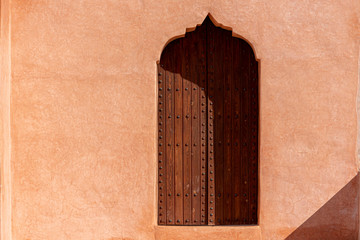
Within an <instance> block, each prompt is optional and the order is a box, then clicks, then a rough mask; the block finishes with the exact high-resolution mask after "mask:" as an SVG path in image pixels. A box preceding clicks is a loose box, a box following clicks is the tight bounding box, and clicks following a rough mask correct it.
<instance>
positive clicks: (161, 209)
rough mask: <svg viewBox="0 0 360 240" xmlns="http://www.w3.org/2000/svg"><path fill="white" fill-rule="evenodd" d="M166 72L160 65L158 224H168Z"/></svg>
mask: <svg viewBox="0 0 360 240" xmlns="http://www.w3.org/2000/svg"><path fill="white" fill-rule="evenodd" d="M164 76H165V71H164V69H163V68H162V67H161V65H160V64H158V138H159V139H158V144H159V148H158V149H159V150H158V155H159V157H158V201H159V202H158V224H159V225H165V224H166V165H165V159H164V156H165V144H164V143H165V141H164V140H165V124H164V119H165V104H166V101H164V99H165V97H164V86H165V83H164Z"/></svg>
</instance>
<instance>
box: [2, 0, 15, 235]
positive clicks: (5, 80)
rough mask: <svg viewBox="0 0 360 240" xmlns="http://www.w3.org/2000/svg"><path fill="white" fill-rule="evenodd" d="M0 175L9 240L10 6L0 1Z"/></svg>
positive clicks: (3, 218)
mask: <svg viewBox="0 0 360 240" xmlns="http://www.w3.org/2000/svg"><path fill="white" fill-rule="evenodd" d="M0 9H1V18H0V19H1V25H0V44H1V46H0V54H1V57H0V61H1V63H0V159H1V165H0V175H1V208H0V209H1V214H0V218H1V219H0V223H1V228H0V236H1V239H11V210H12V209H11V168H10V165H11V161H10V151H11V146H10V145H11V144H10V74H11V59H10V44H11V43H10V11H9V10H10V5H9V1H8V0H1V1H0Z"/></svg>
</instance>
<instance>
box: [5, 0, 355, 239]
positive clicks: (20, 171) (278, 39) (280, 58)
mask: <svg viewBox="0 0 360 240" xmlns="http://www.w3.org/2000/svg"><path fill="white" fill-rule="evenodd" d="M359 4H360V3H359V1H357V0H343V1H335V0H333V1H328V0H318V1H293V0H267V1H260V0H252V1H244V0H229V1H221V0H197V1H194V0H177V1H175V0H160V1H153V0H122V1H119V0H12V1H11V7H10V13H11V22H10V23H11V59H10V60H9V62H11V103H8V102H6V99H4V98H3V97H2V98H1V101H2V104H3V105H6V104H7V105H6V106H8V107H9V108H10V114H11V115H10V117H11V118H10V120H9V121H10V127H9V128H8V129H7V131H11V169H10V167H9V166H8V168H7V169H8V170H9V169H10V170H11V176H12V178H11V183H10V182H9V183H8V184H10V186H9V187H11V198H12V199H11V201H12V202H11V209H10V210H11V212H12V215H11V217H12V219H11V221H12V225H11V227H12V229H11V231H12V237H11V235H10V233H8V234H6V235H5V236H4V238H3V239H4V240H10V239H16V240H23V239H28V240H38V239H39V240H40V239H41V240H43V239H52V240H60V239H74V240H75V239H76V240H80V239H86V240H88V239H94V240H98V239H104V240H105V239H106V240H110V239H112V240H120V239H122V240H125V239H126V240H130V239H141V240H142V239H144V240H148V239H149V240H151V239H153V240H155V239H156V240H160V239H166V240H170V239H196V240H201V239H311V238H310V237H311V236H313V235H314V234H313V233H317V234H322V233H321V231H320V233H319V228H320V227H322V229H324V228H325V229H326V231H327V232H330V233H332V235H331V236H332V237H326V239H332V238H333V239H356V238H357V228H358V226H357V217H358V216H357V213H358V202H357V200H358V199H357V198H358V197H357V196H358V195H357V194H356V193H357V191H358V181H353V179H354V177H355V176H356V173H357V158H356V151H357V149H356V146H357V145H356V138H357V119H356V94H357V86H358V85H357V84H358V53H359V46H358V38H359V15H358V14H359V12H360V7H359ZM209 12H210V13H211V14H212V16H213V17H214V18H215V20H216V21H217V22H218V23H221V24H223V25H224V26H226V27H232V28H233V31H234V34H237V35H240V36H243V37H244V38H246V39H247V40H248V41H249V42H250V43H251V44H252V45H253V47H254V49H255V52H256V56H257V58H258V59H260V62H261V71H260V206H259V209H260V213H259V218H260V220H259V226H252V227H186V228H185V227H158V226H157V224H156V217H157V216H156V213H157V211H156V202H157V201H156V196H157V194H156V183H157V181H156V178H157V177H156V176H157V159H156V156H157V128H156V126H157V123H156V116H157V115H156V114H157V102H156V100H157V92H156V89H157V85H156V84H157V81H156V61H157V60H159V57H160V54H161V51H162V49H163V48H164V46H165V44H166V43H167V42H168V41H169V39H172V38H174V37H175V36H179V35H183V34H184V32H185V29H186V28H193V27H194V26H196V24H200V23H201V22H202V21H203V19H204V18H205V17H206V15H207V14H208V13H209ZM1 76H3V75H1ZM1 80H2V81H3V78H1ZM2 125H3V126H6V124H5V125H4V123H3V124H2ZM2 134H4V132H2ZM2 151H3V149H2ZM3 161H4V159H3ZM8 175H9V174H8ZM353 193H354V194H355V195H354V194H353ZM329 206H330V207H329ZM329 216H330V217H331V219H330V220H332V221H328V222H326V221H325V222H324V219H325V220H326V218H329ZM2 224H3V226H4V223H2ZM324 226H325V227H324ZM301 234H302V235H301ZM323 234H324V236H325V235H326V232H323ZM301 236H308V237H306V238H302V237H301ZM321 238H323V237H321V236H320V238H318V239H321ZM323 239H324V238H323Z"/></svg>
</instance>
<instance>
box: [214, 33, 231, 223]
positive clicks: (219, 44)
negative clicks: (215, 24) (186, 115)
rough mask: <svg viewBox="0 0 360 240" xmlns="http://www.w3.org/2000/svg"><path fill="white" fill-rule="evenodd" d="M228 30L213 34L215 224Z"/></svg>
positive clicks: (219, 209) (220, 204)
mask: <svg viewBox="0 0 360 240" xmlns="http://www.w3.org/2000/svg"><path fill="white" fill-rule="evenodd" d="M229 34H230V32H228V31H226V32H224V31H223V30H221V29H220V28H216V30H215V34H214V41H215V42H214V45H215V49H214V62H215V63H214V65H215V66H216V67H215V69H214V76H215V79H214V80H215V82H214V98H215V99H214V155H215V156H214V157H215V162H214V164H215V174H216V175H215V179H216V183H215V196H216V203H215V208H216V219H215V220H216V224H222V223H223V222H224V221H223V215H224V214H223V211H224V210H223V209H224V197H223V196H224V148H223V142H224V83H225V78H226V75H227V72H226V70H227V69H226V67H228V66H227V65H226V64H227V63H229V62H226V59H225V58H228V55H229V51H228V49H227V48H228V47H229V42H227V41H226V39H227V37H228V35H229Z"/></svg>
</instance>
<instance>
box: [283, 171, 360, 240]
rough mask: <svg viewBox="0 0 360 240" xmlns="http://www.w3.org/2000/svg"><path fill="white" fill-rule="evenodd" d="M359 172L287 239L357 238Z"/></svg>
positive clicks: (337, 239)
mask: <svg viewBox="0 0 360 240" xmlns="http://www.w3.org/2000/svg"><path fill="white" fill-rule="evenodd" d="M358 194H359V174H357V175H356V176H355V177H354V178H353V179H352V180H351V181H350V182H349V183H348V184H346V185H345V186H344V187H343V188H342V189H341V190H340V191H339V192H337V193H336V194H335V195H334V196H333V197H332V198H331V199H330V200H329V201H328V202H326V203H325V204H324V205H323V206H322V207H321V208H320V209H319V210H318V211H316V212H315V213H314V214H313V215H312V216H311V217H310V218H309V219H307V220H306V221H305V222H304V223H303V224H302V225H301V226H299V227H298V228H297V229H296V230H295V231H294V232H293V233H291V234H290V235H289V236H288V237H287V238H286V240H304V239H306V240H321V239H326V240H332V239H334V240H347V239H349V240H355V239H358V230H359V226H358V225H359V222H358V217H359V214H358V213H359V198H358V197H359V196H358Z"/></svg>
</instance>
